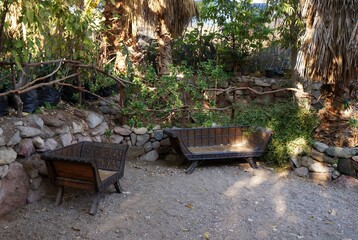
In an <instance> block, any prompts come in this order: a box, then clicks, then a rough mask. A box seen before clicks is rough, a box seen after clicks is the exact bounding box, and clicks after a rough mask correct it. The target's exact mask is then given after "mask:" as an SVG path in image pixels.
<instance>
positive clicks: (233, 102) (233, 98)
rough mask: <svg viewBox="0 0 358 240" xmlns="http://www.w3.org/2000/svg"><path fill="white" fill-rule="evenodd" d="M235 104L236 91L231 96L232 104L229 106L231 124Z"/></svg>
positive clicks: (233, 117)
mask: <svg viewBox="0 0 358 240" xmlns="http://www.w3.org/2000/svg"><path fill="white" fill-rule="evenodd" d="M235 103H236V90H235V89H234V93H233V94H232V104H231V122H232V123H234V119H235Z"/></svg>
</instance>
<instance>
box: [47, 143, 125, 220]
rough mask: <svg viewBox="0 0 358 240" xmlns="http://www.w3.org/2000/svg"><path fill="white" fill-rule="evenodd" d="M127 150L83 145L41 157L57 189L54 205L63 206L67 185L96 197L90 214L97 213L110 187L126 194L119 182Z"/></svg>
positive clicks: (74, 145)
mask: <svg viewBox="0 0 358 240" xmlns="http://www.w3.org/2000/svg"><path fill="white" fill-rule="evenodd" d="M127 150H128V145H120V144H110V143H95V142H80V143H76V144H73V145H70V146H67V147H64V148H61V149H56V150H53V151H51V152H47V153H44V154H42V155H41V158H42V159H43V160H45V161H46V166H47V170H48V175H49V178H50V181H51V183H52V184H54V185H56V186H57V187H58V192H57V198H56V202H55V205H56V206H58V205H59V204H60V203H61V200H62V196H63V191H64V187H65V186H66V187H73V188H79V189H87V190H92V191H94V192H95V193H97V194H96V197H95V199H94V201H93V204H92V207H91V210H90V214H91V215H94V214H96V212H97V209H98V204H99V200H100V197H101V193H102V192H103V191H105V190H106V189H107V188H108V187H109V186H110V185H112V184H113V185H114V187H115V189H116V191H117V192H118V193H121V192H123V190H122V187H121V185H120V183H119V180H120V179H121V178H122V177H123V175H124V165H125V158H126V154H127Z"/></svg>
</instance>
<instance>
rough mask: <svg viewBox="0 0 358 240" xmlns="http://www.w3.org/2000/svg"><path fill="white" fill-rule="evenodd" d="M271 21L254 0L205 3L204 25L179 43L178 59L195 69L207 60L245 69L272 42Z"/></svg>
mask: <svg viewBox="0 0 358 240" xmlns="http://www.w3.org/2000/svg"><path fill="white" fill-rule="evenodd" d="M270 21H271V19H269V17H268V15H267V14H266V13H265V11H264V10H261V9H259V8H258V7H256V6H255V5H252V1H250V0H243V1H216V0H203V1H202V4H201V7H200V21H199V23H198V25H197V27H196V28H194V29H193V30H192V31H190V32H188V33H186V34H185V35H184V36H183V37H182V38H180V39H179V40H178V41H177V42H176V45H175V48H174V49H177V52H176V54H175V55H174V59H176V60H177V61H180V59H183V58H185V59H187V61H188V62H189V63H191V64H193V66H194V67H196V66H197V65H198V62H200V61H206V60H215V61H217V62H218V63H220V64H224V65H226V66H228V67H232V66H234V65H237V64H240V65H242V64H243V62H244V60H245V59H246V57H247V56H249V55H250V54H252V53H253V52H257V51H259V50H260V49H261V48H263V47H264V45H263V44H264V42H265V41H269V35H270V33H271V29H270V28H269V27H268V23H269V22H270ZM210 25H212V26H211V27H210ZM212 29H213V30H212Z"/></svg>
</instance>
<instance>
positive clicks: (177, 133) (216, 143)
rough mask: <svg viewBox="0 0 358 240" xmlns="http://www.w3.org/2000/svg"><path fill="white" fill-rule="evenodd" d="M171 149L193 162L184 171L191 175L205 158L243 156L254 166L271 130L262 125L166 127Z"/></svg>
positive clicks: (216, 158) (262, 151)
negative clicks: (258, 126)
mask: <svg viewBox="0 0 358 240" xmlns="http://www.w3.org/2000/svg"><path fill="white" fill-rule="evenodd" d="M164 133H165V134H167V135H168V136H169V140H170V143H171V145H172V148H173V149H174V150H175V151H176V152H177V153H179V154H183V155H184V156H185V158H186V159H187V160H189V161H193V162H192V164H191V166H190V167H189V168H188V169H187V170H186V173H188V174H191V173H193V172H194V170H195V169H196V167H197V166H198V165H199V164H200V163H202V162H203V161H207V160H218V159H237V158H244V159H246V160H247V161H248V163H249V164H250V165H251V166H252V167H253V168H256V160H255V159H256V158H258V157H260V156H261V155H262V154H263V153H264V151H265V149H266V147H267V144H268V142H269V139H270V136H271V134H272V131H271V130H269V129H264V128H255V129H252V128H250V127H247V126H236V127H211V128H173V129H165V130H164Z"/></svg>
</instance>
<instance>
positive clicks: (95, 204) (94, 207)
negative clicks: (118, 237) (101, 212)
mask: <svg viewBox="0 0 358 240" xmlns="http://www.w3.org/2000/svg"><path fill="white" fill-rule="evenodd" d="M100 200H101V194H100V193H96V196H95V198H94V200H93V203H92V206H91V210H90V212H89V213H90V214H91V215H92V216H93V215H95V214H96V213H97V210H98V205H99V201H100Z"/></svg>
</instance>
